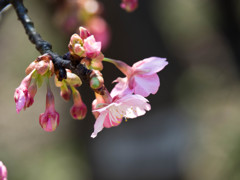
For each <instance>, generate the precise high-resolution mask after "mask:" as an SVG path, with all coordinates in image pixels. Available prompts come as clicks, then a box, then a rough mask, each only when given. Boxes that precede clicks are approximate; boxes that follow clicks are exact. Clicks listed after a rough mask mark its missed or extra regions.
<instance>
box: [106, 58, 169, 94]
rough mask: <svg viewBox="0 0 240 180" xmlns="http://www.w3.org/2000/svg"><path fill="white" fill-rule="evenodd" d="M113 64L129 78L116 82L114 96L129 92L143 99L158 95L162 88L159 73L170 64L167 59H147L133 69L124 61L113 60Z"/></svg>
mask: <svg viewBox="0 0 240 180" xmlns="http://www.w3.org/2000/svg"><path fill="white" fill-rule="evenodd" d="M109 62H110V61H109ZM111 62H112V63H113V64H115V65H116V66H117V67H118V68H119V69H120V70H121V71H122V72H123V73H124V74H125V75H126V76H127V77H125V78H118V79H116V80H115V81H114V82H117V84H116V86H115V87H114V89H113V90H112V94H113V95H116V94H119V93H123V92H126V91H127V92H132V93H135V94H140V95H142V96H143V97H147V96H149V95H150V94H156V93H157V91H158V88H159V86H160V80H159V77H158V75H157V72H159V71H161V70H162V69H163V68H164V67H165V66H166V65H167V64H168V62H167V61H166V59H165V58H159V57H150V58H146V59H144V60H141V61H138V62H136V63H135V64H133V66H132V67H130V66H128V65H127V64H125V63H124V62H122V61H117V60H116V61H115V60H112V61H111Z"/></svg>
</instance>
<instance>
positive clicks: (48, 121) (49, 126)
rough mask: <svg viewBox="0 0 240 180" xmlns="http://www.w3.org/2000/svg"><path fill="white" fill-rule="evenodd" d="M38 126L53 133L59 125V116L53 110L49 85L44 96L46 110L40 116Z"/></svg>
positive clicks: (52, 97) (52, 98) (52, 99)
mask: <svg viewBox="0 0 240 180" xmlns="http://www.w3.org/2000/svg"><path fill="white" fill-rule="evenodd" d="M39 124H40V125H41V127H42V128H43V129H44V130H45V131H47V132H52V131H55V130H56V128H57V127H58V125H59V114H58V112H56V110H55V105H54V96H53V94H52V91H51V89H50V86H49V85H48V90H47V95H46V110H45V112H44V113H42V114H40V116H39Z"/></svg>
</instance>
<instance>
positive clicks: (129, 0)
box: [121, 0, 138, 12]
mask: <svg viewBox="0 0 240 180" xmlns="http://www.w3.org/2000/svg"><path fill="white" fill-rule="evenodd" d="M137 7H138V0H122V3H121V8H123V9H125V10H126V11H128V12H132V11H134V10H135V9H136V8H137Z"/></svg>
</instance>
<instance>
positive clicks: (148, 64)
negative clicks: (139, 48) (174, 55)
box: [132, 57, 168, 75]
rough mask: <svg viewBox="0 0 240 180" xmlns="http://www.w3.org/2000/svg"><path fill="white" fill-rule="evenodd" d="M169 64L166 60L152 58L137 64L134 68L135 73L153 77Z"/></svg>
mask: <svg viewBox="0 0 240 180" xmlns="http://www.w3.org/2000/svg"><path fill="white" fill-rule="evenodd" d="M167 64H168V62H167V61H166V58H159V57H150V58H146V59H144V60H142V61H138V62H136V63H135V64H133V66H132V68H133V69H134V71H135V73H140V74H144V75H151V74H154V73H157V72H159V71H161V70H162V69H163V68H164V67H165V66H166V65H167Z"/></svg>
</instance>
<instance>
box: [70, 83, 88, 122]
mask: <svg viewBox="0 0 240 180" xmlns="http://www.w3.org/2000/svg"><path fill="white" fill-rule="evenodd" d="M72 95H73V101H74V104H73V106H72V107H71V109H70V114H71V116H72V118H73V119H79V120H82V119H84V118H85V116H86V114H87V107H86V105H85V104H84V103H83V102H82V98H81V95H80V93H79V92H78V91H77V90H76V89H75V88H74V87H72Z"/></svg>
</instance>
